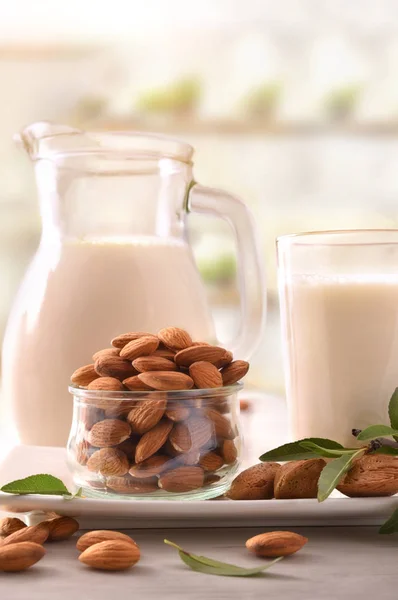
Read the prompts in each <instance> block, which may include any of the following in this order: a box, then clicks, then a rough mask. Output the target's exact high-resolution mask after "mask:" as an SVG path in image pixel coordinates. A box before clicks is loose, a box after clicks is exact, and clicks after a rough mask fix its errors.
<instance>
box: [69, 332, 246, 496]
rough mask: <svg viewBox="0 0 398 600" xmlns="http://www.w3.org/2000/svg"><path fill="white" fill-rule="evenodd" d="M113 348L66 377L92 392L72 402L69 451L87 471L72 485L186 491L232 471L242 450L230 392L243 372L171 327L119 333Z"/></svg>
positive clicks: (242, 366)
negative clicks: (76, 408)
mask: <svg viewBox="0 0 398 600" xmlns="http://www.w3.org/2000/svg"><path fill="white" fill-rule="evenodd" d="M111 344H112V348H107V349H105V350H100V351H98V352H96V353H95V354H94V355H93V360H94V363H93V364H90V365H86V366H84V367H81V368H79V369H77V370H76V371H75V372H74V373H73V375H72V377H71V380H72V383H73V384H74V385H75V386H79V387H81V388H85V389H87V390H88V391H96V392H98V393H96V394H89V393H88V394H87V396H85V397H82V398H79V402H80V406H81V408H80V414H79V424H78V427H77V432H76V435H75V437H74V439H73V440H72V441H71V443H70V451H71V452H72V455H73V458H74V460H75V461H76V462H77V463H78V464H79V465H80V467H84V471H85V473H83V474H82V470H81V469H80V474H79V477H80V481H79V483H80V484H81V483H83V484H88V485H90V486H91V487H94V488H97V489H99V490H106V491H110V492H115V493H122V494H123V493H125V494H131V495H135V494H148V493H153V492H156V491H157V490H159V489H162V490H164V491H166V492H173V493H186V492H190V491H192V490H196V489H198V488H202V487H203V486H207V485H211V484H215V483H217V482H218V481H219V480H220V476H222V475H223V474H224V473H226V472H229V473H230V472H233V470H234V469H235V468H236V467H237V455H238V447H239V444H238V431H237V429H236V423H235V421H234V417H235V412H234V411H232V412H231V408H232V407H231V393H234V391H233V392H231V390H229V388H228V386H231V385H233V384H235V383H236V382H238V381H239V380H240V379H241V378H242V377H244V375H246V373H247V371H248V369H249V364H248V363H247V362H245V361H241V360H235V361H234V360H233V356H232V354H231V352H229V351H228V350H225V349H224V348H221V347H219V346H211V345H210V344H207V343H205V342H193V341H192V339H191V337H190V335H189V334H188V333H187V332H186V331H184V330H183V329H179V328H177V327H168V328H166V329H162V330H161V331H159V332H158V334H157V335H154V334H151V333H143V332H131V333H125V334H122V335H119V336H117V337H116V338H114V339H113V340H112V342H111ZM128 390H130V391H133V392H140V394H139V396H138V397H137V396H136V395H134V396H133V395H131V396H129V395H128V394H126V391H128ZM184 390H186V393H185V394H184V393H183V391H184ZM201 390H203V391H201ZM107 392H108V394H107ZM109 392H112V394H109ZM117 392H121V393H120V396H119V397H118V395H117ZM175 392H178V393H177V394H176V393H175Z"/></svg>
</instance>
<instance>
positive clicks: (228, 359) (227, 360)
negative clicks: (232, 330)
mask: <svg viewBox="0 0 398 600" xmlns="http://www.w3.org/2000/svg"><path fill="white" fill-rule="evenodd" d="M232 360H233V354H232V352H230V351H229V350H227V351H226V353H225V354H224V356H223V357H222V358H220V360H217V361H216V362H215V363H214V366H215V367H217V369H221V368H222V367H226V366H227V365H229V363H230V362H232Z"/></svg>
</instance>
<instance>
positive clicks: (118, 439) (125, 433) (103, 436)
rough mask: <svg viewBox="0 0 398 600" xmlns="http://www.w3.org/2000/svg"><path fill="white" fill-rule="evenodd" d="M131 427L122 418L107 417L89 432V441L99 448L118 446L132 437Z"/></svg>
mask: <svg viewBox="0 0 398 600" xmlns="http://www.w3.org/2000/svg"><path fill="white" fill-rule="evenodd" d="M130 434H131V428H130V425H129V424H128V423H126V422H125V421H121V420H120V419H105V420H104V421H100V422H99V423H96V424H95V425H94V426H93V427H92V429H91V430H90V432H89V434H88V442H89V443H90V444H91V445H92V446H95V447H97V448H107V447H108V446H109V447H110V446H117V445H118V444H121V443H122V442H124V440H127V439H128V438H129V437H130Z"/></svg>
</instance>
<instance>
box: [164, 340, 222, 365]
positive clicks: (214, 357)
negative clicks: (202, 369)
mask: <svg viewBox="0 0 398 600" xmlns="http://www.w3.org/2000/svg"><path fill="white" fill-rule="evenodd" d="M226 353H227V350H225V348H221V347H220V346H204V345H200V346H190V347H189V348H185V349H184V350H180V351H179V352H177V354H176V355H175V357H174V360H175V362H176V364H177V365H178V366H179V367H190V366H191V365H192V363H194V362H198V361H202V360H203V361H206V362H210V363H212V364H214V363H216V362H217V361H219V360H220V359H223V358H225V356H226Z"/></svg>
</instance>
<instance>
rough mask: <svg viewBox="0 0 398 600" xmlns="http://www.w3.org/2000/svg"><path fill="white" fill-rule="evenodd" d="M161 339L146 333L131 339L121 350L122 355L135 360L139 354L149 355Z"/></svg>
mask: <svg viewBox="0 0 398 600" xmlns="http://www.w3.org/2000/svg"><path fill="white" fill-rule="evenodd" d="M158 346H159V340H158V339H157V338H155V337H153V336H151V335H146V336H143V337H141V338H138V339H137V340H131V342H129V343H128V344H126V345H125V346H124V347H123V348H122V349H121V350H120V357H121V358H124V359H126V360H135V359H136V358H138V357H139V356H148V355H149V354H152V352H155V350H156V349H157V347H158Z"/></svg>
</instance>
